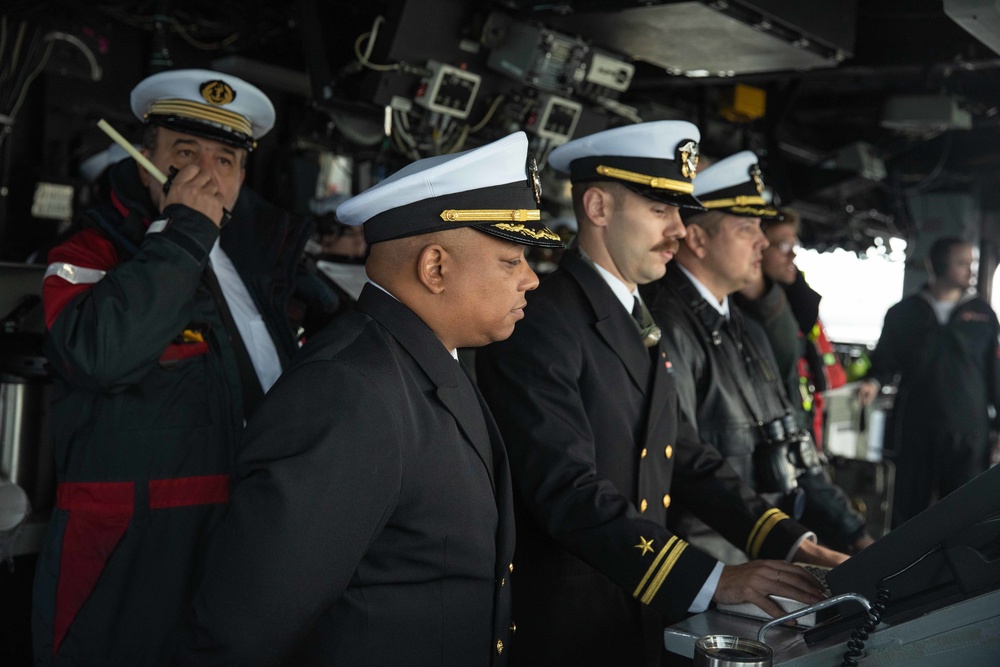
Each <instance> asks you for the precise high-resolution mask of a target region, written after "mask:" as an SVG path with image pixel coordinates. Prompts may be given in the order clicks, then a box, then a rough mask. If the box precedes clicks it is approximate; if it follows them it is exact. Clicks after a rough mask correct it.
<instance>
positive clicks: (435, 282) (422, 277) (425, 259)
mask: <svg viewBox="0 0 1000 667" xmlns="http://www.w3.org/2000/svg"><path fill="white" fill-rule="evenodd" d="M450 261H451V257H450V255H449V254H448V251H447V250H445V249H444V247H443V246H441V245H440V244H438V243H431V244H430V245H427V246H425V247H424V249H423V250H421V251H420V253H419V254H418V255H417V280H419V281H420V284H422V285H423V286H424V287H425V288H427V290H428V291H429V292H430V293H431V294H440V293H441V292H443V291H444V282H445V273H446V272H447V269H446V265H447V264H448V263H449V262H450Z"/></svg>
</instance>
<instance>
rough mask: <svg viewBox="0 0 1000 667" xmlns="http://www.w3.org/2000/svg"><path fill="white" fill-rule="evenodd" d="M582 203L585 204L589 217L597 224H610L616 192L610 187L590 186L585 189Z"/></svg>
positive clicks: (599, 225) (585, 211)
mask: <svg viewBox="0 0 1000 667" xmlns="http://www.w3.org/2000/svg"><path fill="white" fill-rule="evenodd" d="M580 203H581V204H583V210H584V213H586V214H587V219H589V220H590V221H591V222H592V223H593V224H594V225H595V226H597V227H607V226H608V221H609V220H610V219H611V212H612V210H613V209H614V194H613V193H612V192H611V191H610V189H609V188H602V187H601V186H599V185H592V186H590V187H589V188H587V189H586V190H585V191H584V193H583V196H582V197H581V200H580Z"/></svg>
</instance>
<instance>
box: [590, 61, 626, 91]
mask: <svg viewBox="0 0 1000 667" xmlns="http://www.w3.org/2000/svg"><path fill="white" fill-rule="evenodd" d="M634 74H635V65H633V64H632V63H628V62H625V61H624V60H620V59H618V58H614V57H612V56H609V55H606V54H604V53H600V52H597V51H592V52H591V54H590V62H589V63H587V76H586V77H585V81H586V82H587V83H588V84H591V85H594V86H600V87H601V88H609V89H611V90H614V91H617V92H619V93H624V92H625V91H626V90H628V87H629V84H631V83H632V76H633V75H634Z"/></svg>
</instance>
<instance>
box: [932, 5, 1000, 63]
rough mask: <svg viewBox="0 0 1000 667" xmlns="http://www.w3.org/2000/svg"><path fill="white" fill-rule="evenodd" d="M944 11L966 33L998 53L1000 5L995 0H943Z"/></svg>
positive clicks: (999, 50) (999, 43)
mask: <svg viewBox="0 0 1000 667" xmlns="http://www.w3.org/2000/svg"><path fill="white" fill-rule="evenodd" d="M944 13H945V14H947V15H948V17H949V18H951V20H952V21H954V22H955V23H957V24H958V25H960V26H961V27H962V28H963V29H964V30H965V31H966V32H967V33H969V34H970V35H972V36H973V37H975V38H976V39H978V40H979V41H980V42H982V43H983V44H985V45H986V46H988V47H989V48H991V49H992V50H993V51H994V52H996V53H1000V6H998V5H997V3H996V0H944Z"/></svg>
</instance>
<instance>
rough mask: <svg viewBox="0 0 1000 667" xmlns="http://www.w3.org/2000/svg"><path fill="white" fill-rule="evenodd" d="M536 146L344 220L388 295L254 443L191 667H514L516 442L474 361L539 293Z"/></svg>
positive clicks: (196, 624) (297, 377) (251, 438)
mask: <svg viewBox="0 0 1000 667" xmlns="http://www.w3.org/2000/svg"><path fill="white" fill-rule="evenodd" d="M526 152H527V138H526V137H525V135H524V133H523V132H517V133H515V134H512V135H510V136H508V137H506V138H505V139H501V140H499V141H496V142H494V143H491V144H487V145H485V146H483V147H481V148H478V149H475V150H472V151H468V152H466V153H463V154H459V155H456V156H444V157H439V158H428V159H426V160H421V161H418V162H415V163H413V164H412V165H410V166H408V167H406V168H404V169H402V170H401V171H399V172H397V173H396V174H394V175H393V176H391V177H390V178H388V179H386V180H385V181H383V182H382V183H380V184H378V185H376V186H375V187H373V188H371V189H369V190H367V191H365V192H363V193H361V194H359V195H357V196H356V197H354V198H352V199H350V200H348V201H346V202H345V203H343V204H341V205H340V207H339V208H338V210H337V215H338V217H339V218H340V220H341V221H342V222H344V223H345V224H349V225H360V224H363V225H364V229H365V237H366V239H367V241H368V243H369V244H370V247H371V251H370V255H369V258H368V262H367V270H368V276H369V278H370V280H371V282H370V283H369V284H368V285H366V286H365V287H364V289H363V290H362V292H361V296H360V298H359V299H358V302H357V306H356V312H352V313H348V314H345V315H343V316H341V317H339V318H337V319H336V320H335V321H334V322H333V323H332V324H331V325H330V326H329V327H327V329H326V330H324V332H322V333H321V334H320V335H318V336H316V337H314V338H312V339H310V340H309V341H308V343H306V345H305V347H304V348H303V349H302V352H301V354H300V356H299V357H298V358H297V359H296V361H295V362H294V363H293V365H292V366H291V368H290V369H289V370H288V371H286V372H285V374H284V375H283V376H282V378H281V379H280V380H279V381H278V384H277V385H275V388H274V390H273V391H272V392H271V393H270V394H269V395H268V397H267V399H266V400H265V401H264V403H263V404H262V406H261V408H260V411H259V412H258V413H257V415H256V416H255V417H254V420H253V422H251V424H250V425H249V427H248V430H247V433H246V436H245V438H244V441H243V443H242V448H241V452H240V458H239V461H238V465H237V474H238V476H239V478H240V480H239V481H238V482H237V484H236V486H235V489H234V493H233V501H232V505H231V509H230V513H229V515H228V516H227V519H226V522H225V523H224V525H223V526H222V527H221V528H220V530H219V531H218V532H217V533H216V537H217V540H216V543H215V545H214V548H213V553H212V558H210V560H209V563H208V567H207V570H206V575H205V579H204V584H203V585H202V587H201V590H200V591H199V592H198V594H197V596H196V599H195V606H194V614H193V623H192V626H191V628H190V632H188V633H187V635H186V637H185V642H184V644H185V646H184V649H183V650H182V651H181V652H180V654H179V656H178V658H179V662H180V664H182V665H201V664H212V665H223V664H225V665H247V664H253V665H257V664H272V663H275V662H279V661H283V660H284V661H286V662H287V664H324V665H351V666H352V667H363V666H366V665H367V666H370V667H381V666H383V665H448V666H454V667H471V666H476V665H502V664H505V663H506V661H507V657H508V655H509V651H510V644H511V642H512V641H514V642H516V638H515V637H512V635H513V625H512V623H511V616H510V594H511V588H512V586H511V572H512V568H511V559H512V557H513V549H514V525H513V511H512V507H511V502H512V494H511V488H510V477H509V471H508V464H507V457H506V454H505V450H504V447H503V442H502V441H501V439H500V435H499V433H498V431H497V430H496V426H495V424H494V422H493V419H492V417H491V416H490V413H489V411H488V409H487V408H486V407H485V403H483V402H482V399H481V397H480V395H479V393H478V392H477V391H476V389H475V387H474V385H473V384H472V382H471V381H470V379H469V377H468V375H467V374H466V371H465V369H464V368H463V367H462V366H461V365H460V363H459V361H458V358H457V354H456V350H457V349H458V348H460V347H470V346H478V345H484V344H486V343H489V342H492V341H496V340H502V339H504V338H506V337H507V336H509V335H510V333H511V331H513V330H514V326H515V323H517V321H518V320H520V319H521V318H522V317H523V316H524V310H523V309H524V306H525V293H526V292H528V291H529V290H532V289H534V288H535V287H536V286H537V285H538V279H537V278H536V276H535V274H534V272H533V271H532V270H531V268H530V267H529V266H528V264H527V262H526V261H525V258H524V250H525V246H527V245H537V246H544V247H557V246H560V245H561V242H560V241H559V237H558V236H557V235H556V234H554V233H553V232H551V231H550V230H548V229H547V228H545V227H544V226H542V225H541V224H540V223H539V211H538V195H539V190H538V185H537V183H538V181H537V178H536V177H535V174H534V173H533V172H529V171H528V170H527V169H526Z"/></svg>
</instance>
